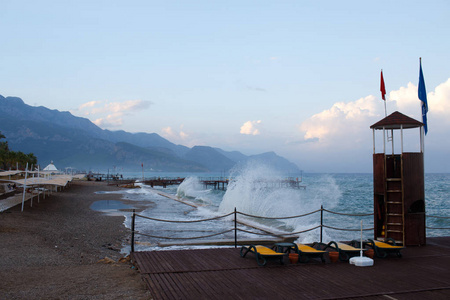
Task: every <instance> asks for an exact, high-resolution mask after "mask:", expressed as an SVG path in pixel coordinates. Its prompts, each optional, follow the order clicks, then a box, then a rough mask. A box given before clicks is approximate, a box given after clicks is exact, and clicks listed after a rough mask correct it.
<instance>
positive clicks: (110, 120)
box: [92, 114, 123, 128]
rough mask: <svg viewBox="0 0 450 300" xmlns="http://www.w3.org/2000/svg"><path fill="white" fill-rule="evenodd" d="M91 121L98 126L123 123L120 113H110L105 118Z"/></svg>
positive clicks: (112, 125) (107, 126) (104, 126)
mask: <svg viewBox="0 0 450 300" xmlns="http://www.w3.org/2000/svg"><path fill="white" fill-rule="evenodd" d="M92 123H94V124H95V125H97V126H98V127H103V128H111V127H119V126H121V125H122V124H123V120H122V115H121V114H110V115H107V116H106V117H105V118H98V119H96V120H95V121H93V122H92Z"/></svg>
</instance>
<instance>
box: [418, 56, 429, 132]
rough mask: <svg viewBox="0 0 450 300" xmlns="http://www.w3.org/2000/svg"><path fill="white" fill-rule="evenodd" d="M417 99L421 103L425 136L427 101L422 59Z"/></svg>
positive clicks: (426, 130) (426, 129) (426, 128)
mask: <svg viewBox="0 0 450 300" xmlns="http://www.w3.org/2000/svg"><path fill="white" fill-rule="evenodd" d="M419 99H420V101H422V123H423V129H424V130H425V134H427V132H428V125H427V112H428V101H427V91H426V89H425V80H424V79H423V73H422V59H420V72H419Z"/></svg>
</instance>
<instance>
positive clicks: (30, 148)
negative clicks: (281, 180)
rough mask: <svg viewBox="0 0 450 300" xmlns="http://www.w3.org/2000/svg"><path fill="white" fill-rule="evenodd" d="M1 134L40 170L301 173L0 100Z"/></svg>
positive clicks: (279, 162) (263, 157)
mask: <svg viewBox="0 0 450 300" xmlns="http://www.w3.org/2000/svg"><path fill="white" fill-rule="evenodd" d="M0 116H1V122H0V131H1V132H2V133H3V134H4V135H5V136H6V138H7V141H8V143H9V146H10V148H11V149H13V150H15V151H23V152H25V153H30V152H31V153H34V154H35V155H36V156H37V158H38V161H39V163H40V164H41V165H46V164H47V163H49V162H50V161H54V163H55V164H56V165H57V166H60V167H65V166H70V167H74V168H78V169H85V170H95V169H106V168H112V167H113V166H116V167H118V168H122V169H123V170H130V171H132V170H136V169H140V167H141V164H144V168H145V169H146V170H155V171H186V172H207V171H228V170H229V169H230V168H232V167H233V166H234V165H235V164H236V163H243V162H245V161H247V160H259V161H264V162H265V163H269V164H271V165H273V166H276V167H277V168H282V169H284V168H285V170H289V171H290V170H291V169H296V170H297V171H298V168H297V167H296V166H295V165H294V164H292V163H290V162H289V161H287V160H286V159H284V158H282V157H280V156H277V155H276V154H275V153H273V152H269V153H264V154H260V155H254V156H246V155H244V154H242V153H240V152H238V151H231V152H228V151H224V150H222V149H219V148H212V147H208V146H195V147H193V148H188V147H186V146H182V145H176V144H173V143H171V142H170V141H168V140H166V139H164V138H163V137H161V136H159V135H158V134H156V133H142V132H141V133H129V132H126V131H123V130H119V131H110V130H104V129H101V128H99V127H98V126H96V125H95V124H93V123H92V122H91V121H90V120H88V119H86V118H81V117H76V116H73V115H72V114H71V113H70V112H60V111H58V110H51V109H48V108H46V107H43V106H39V107H34V106H30V105H27V104H25V103H24V102H23V100H22V99H20V98H17V97H6V98H5V97H3V96H1V95H0Z"/></svg>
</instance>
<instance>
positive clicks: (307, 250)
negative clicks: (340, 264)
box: [297, 244, 326, 253]
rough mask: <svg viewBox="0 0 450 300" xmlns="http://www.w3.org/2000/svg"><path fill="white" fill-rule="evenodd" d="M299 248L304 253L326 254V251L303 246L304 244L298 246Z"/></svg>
mask: <svg viewBox="0 0 450 300" xmlns="http://www.w3.org/2000/svg"><path fill="white" fill-rule="evenodd" d="M297 248H298V250H299V251H302V252H303V253H325V252H326V251H322V250H317V249H314V248H313V247H311V246H308V245H303V244H297Z"/></svg>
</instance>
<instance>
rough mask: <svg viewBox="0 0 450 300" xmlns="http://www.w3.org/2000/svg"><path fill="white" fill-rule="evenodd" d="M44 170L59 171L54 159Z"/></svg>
mask: <svg viewBox="0 0 450 300" xmlns="http://www.w3.org/2000/svg"><path fill="white" fill-rule="evenodd" d="M43 171H58V169H57V168H56V167H55V165H54V164H53V161H52V162H51V163H50V164H49V165H48V166H46V167H45V168H44V170H43Z"/></svg>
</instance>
